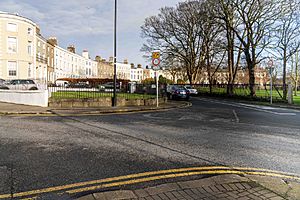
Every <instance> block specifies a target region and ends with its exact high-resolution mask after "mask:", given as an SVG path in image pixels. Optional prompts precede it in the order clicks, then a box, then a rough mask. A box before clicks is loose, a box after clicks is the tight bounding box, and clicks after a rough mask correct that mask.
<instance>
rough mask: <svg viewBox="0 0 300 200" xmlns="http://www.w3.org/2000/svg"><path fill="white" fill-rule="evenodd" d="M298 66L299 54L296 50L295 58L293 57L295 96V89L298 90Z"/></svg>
mask: <svg viewBox="0 0 300 200" xmlns="http://www.w3.org/2000/svg"><path fill="white" fill-rule="evenodd" d="M298 67H299V54H298V51H297V52H296V59H295V96H297V91H298V80H299V74H298Z"/></svg>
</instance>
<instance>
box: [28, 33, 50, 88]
mask: <svg viewBox="0 0 300 200" xmlns="http://www.w3.org/2000/svg"><path fill="white" fill-rule="evenodd" d="M36 41H37V42H36V44H37V45H36V57H35V58H36V67H35V69H36V77H32V74H30V73H28V78H31V79H36V81H38V82H39V83H40V84H43V85H46V84H47V83H48V79H47V77H48V55H47V47H48V45H47V40H46V39H45V38H43V37H42V36H41V35H40V34H37V37H36ZM31 71H32V70H31Z"/></svg>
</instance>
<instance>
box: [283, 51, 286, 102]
mask: <svg viewBox="0 0 300 200" xmlns="http://www.w3.org/2000/svg"><path fill="white" fill-rule="evenodd" d="M286 65H287V57H286V50H284V51H283V76H282V90H283V96H282V99H283V100H286V97H287V87H286Z"/></svg>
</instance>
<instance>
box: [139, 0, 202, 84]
mask: <svg viewBox="0 0 300 200" xmlns="http://www.w3.org/2000/svg"><path fill="white" fill-rule="evenodd" d="M202 3H203V2H202V1H200V0H194V1H187V2H182V3H179V4H178V5H177V6H176V7H175V8H174V7H165V8H162V9H160V13H159V14H158V15H157V16H152V17H148V18H146V20H145V23H144V25H143V26H142V27H141V29H142V37H144V38H145V39H146V43H145V44H144V45H143V47H142V51H144V52H146V53H149V52H151V50H154V49H159V50H161V52H162V55H163V56H164V57H163V59H168V58H167V57H168V56H169V55H172V56H173V57H176V58H178V60H181V61H182V62H183V63H184V68H185V71H186V74H187V76H188V79H189V82H190V83H193V82H194V81H195V80H196V78H197V75H198V73H199V71H200V70H201V68H202V66H203V63H204V58H205V54H204V51H203V48H204V46H203V39H202V38H203V37H202V32H203V30H201V29H202V26H201V24H202V22H201V19H202V18H201V15H202V13H201V12H202V9H201V5H202Z"/></svg>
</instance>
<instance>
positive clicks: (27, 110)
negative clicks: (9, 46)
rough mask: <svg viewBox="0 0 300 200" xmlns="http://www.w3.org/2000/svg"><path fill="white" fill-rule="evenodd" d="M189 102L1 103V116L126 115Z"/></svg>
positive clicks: (178, 105)
mask: <svg viewBox="0 0 300 200" xmlns="http://www.w3.org/2000/svg"><path fill="white" fill-rule="evenodd" d="M190 105H191V104H190V103H189V102H183V101H174V102H168V103H165V104H161V105H159V107H156V106H131V107H97V108H71V109H69V108H68V109H63V108H61V109H58V108H51V107H46V108H45V107H39V106H28V105H21V104H12V103H5V102H0V115H26V114H27V115H28V114H29V115H85V114H86V115H88V114H92V115H93V114H105V113H124V112H138V111H151V110H164V109H172V108H181V107H188V106H190Z"/></svg>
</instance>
